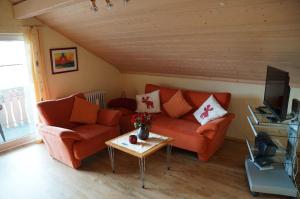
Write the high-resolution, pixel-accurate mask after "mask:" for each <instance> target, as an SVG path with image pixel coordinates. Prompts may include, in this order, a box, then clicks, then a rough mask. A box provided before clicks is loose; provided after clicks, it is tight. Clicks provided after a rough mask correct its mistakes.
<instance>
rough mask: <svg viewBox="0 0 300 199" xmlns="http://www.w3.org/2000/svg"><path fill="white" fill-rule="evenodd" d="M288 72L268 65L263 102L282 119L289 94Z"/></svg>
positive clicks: (284, 115) (285, 112) (285, 111)
mask: <svg viewBox="0 0 300 199" xmlns="http://www.w3.org/2000/svg"><path fill="white" fill-rule="evenodd" d="M289 81H290V78H289V73H288V72H285V71H282V70H279V69H277V68H274V67H271V66H268V68H267V77H266V85H265V95H264V104H265V105H266V106H267V107H268V108H269V109H270V110H271V111H272V112H273V114H274V115H275V116H276V117H277V118H278V119H280V120H284V119H285V117H286V114H287V107H288V101H289V95H290V86H289Z"/></svg>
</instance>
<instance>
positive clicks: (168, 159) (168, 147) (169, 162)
mask: <svg viewBox="0 0 300 199" xmlns="http://www.w3.org/2000/svg"><path fill="white" fill-rule="evenodd" d="M171 154H172V145H171V144H168V145H167V168H168V170H170V167H171V166H170V164H171Z"/></svg>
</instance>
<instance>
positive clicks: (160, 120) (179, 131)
mask: <svg viewBox="0 0 300 199" xmlns="http://www.w3.org/2000/svg"><path fill="white" fill-rule="evenodd" d="M199 126H200V125H199V123H197V122H192V121H188V120H182V119H175V118H170V117H168V116H165V115H163V114H160V115H154V116H153V120H152V123H151V131H152V132H154V133H155V132H157V133H158V134H161V135H165V136H168V137H171V138H174V141H173V145H174V146H176V147H179V148H183V149H187V150H191V151H195V152H204V151H205V150H206V147H207V139H206V138H205V137H204V136H202V135H199V134H198V133H197V129H198V128H199Z"/></svg>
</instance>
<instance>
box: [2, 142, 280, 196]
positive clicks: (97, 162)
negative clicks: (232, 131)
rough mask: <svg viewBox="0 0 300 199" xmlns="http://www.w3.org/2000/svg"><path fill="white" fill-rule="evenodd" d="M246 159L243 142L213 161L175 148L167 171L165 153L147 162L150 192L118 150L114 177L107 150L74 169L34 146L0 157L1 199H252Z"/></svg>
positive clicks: (135, 167) (135, 166)
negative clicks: (79, 167)
mask: <svg viewBox="0 0 300 199" xmlns="http://www.w3.org/2000/svg"><path fill="white" fill-rule="evenodd" d="M245 156H246V148H245V146H244V144H242V143H238V142H233V141H226V142H225V145H224V147H223V148H222V149H221V150H220V151H219V152H218V153H217V154H216V155H215V156H214V157H213V158H212V159H211V160H210V161H209V162H208V163H204V162H200V161H198V160H197V159H196V155H195V154H193V153H190V152H186V151H182V150H176V149H175V150H173V154H172V165H171V166H172V167H171V170H170V171H168V170H167V169H166V154H165V151H164V150H162V151H159V152H157V153H156V154H154V155H153V156H151V157H149V158H148V159H147V161H146V164H147V170H146V184H145V186H146V189H142V188H141V184H140V179H139V167H138V160H137V159H136V158H134V157H131V156H128V155H126V154H124V153H121V152H117V153H116V173H115V174H113V173H112V172H111V167H110V163H109V158H108V154H107V152H106V151H102V152H100V153H98V154H97V155H95V156H93V157H91V158H89V159H87V160H86V161H84V162H83V166H82V167H81V169H80V170H75V169H72V168H69V167H67V166H65V165H64V164H61V163H60V162H58V161H56V160H54V159H52V158H50V157H49V156H48V153H47V151H46V149H45V146H44V145H43V144H34V145H29V146H26V147H23V148H20V149H18V150H14V151H10V152H6V153H2V154H0V198H1V199H15V198H17V199H57V198H64V199H65V198H67V199H77V198H80V199H81V198H83V199H85V198H95V199H96V198H97V199H101V198H103V199H111V198H116V199H124V198H125V199H126V198H155V199H160V198H172V199H173V198H180V199H185V198H186V199H193V198H199V199H204V198H209V199H222V198H226V199H247V198H253V197H252V196H251V195H250V193H249V190H248V184H247V181H246V177H245V171H244V158H245ZM257 198H273V199H274V198H284V197H276V196H270V195H260V197H257Z"/></svg>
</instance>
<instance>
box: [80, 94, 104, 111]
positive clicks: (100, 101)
mask: <svg viewBox="0 0 300 199" xmlns="http://www.w3.org/2000/svg"><path fill="white" fill-rule="evenodd" d="M104 94H105V93H104V92H103V91H100V90H95V91H89V92H86V93H84V96H85V97H86V99H87V100H88V101H89V102H90V103H93V104H97V105H98V106H100V107H101V108H104V107H105V101H104Z"/></svg>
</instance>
